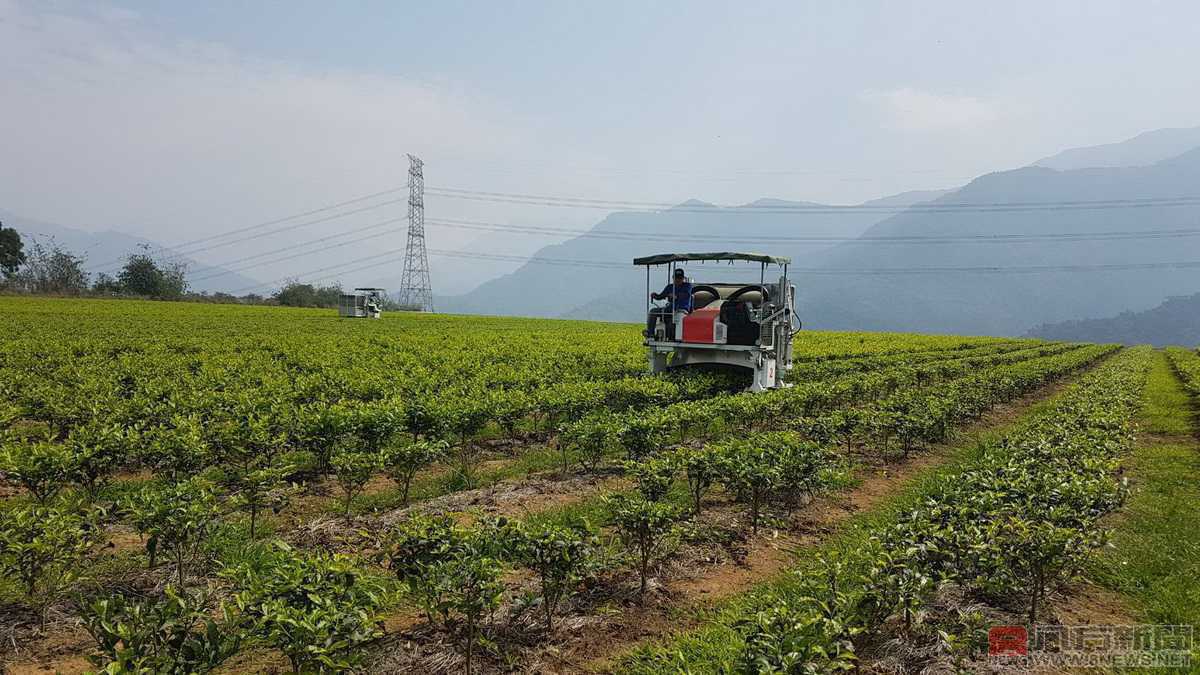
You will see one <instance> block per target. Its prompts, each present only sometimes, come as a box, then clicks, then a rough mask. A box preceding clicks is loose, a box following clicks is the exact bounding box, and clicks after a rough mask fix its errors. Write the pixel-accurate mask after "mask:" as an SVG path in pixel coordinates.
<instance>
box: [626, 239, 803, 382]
mask: <svg viewBox="0 0 1200 675" xmlns="http://www.w3.org/2000/svg"><path fill="white" fill-rule="evenodd" d="M739 262H748V263H758V267H759V269H758V273H759V278H758V281H757V282H754V281H753V280H749V281H737V282H731V281H718V280H716V279H715V277H717V276H719V275H718V274H716V273H717V272H718V271H719V270H720V267H719V266H718V265H709V266H708V268H709V270H711V272H710V273H709V276H711V277H714V279H713V280H712V281H711V282H708V283H704V282H692V280H691V279H690V278H689V277H688V276H687V270H686V269H685V267H686V266H687V264H688V263H695V264H696V265H695V266H694V267H697V266H704V264H705V263H726V266H734V265H736V264H737V263H739ZM790 262H791V260H790V259H789V258H782V257H778V256H768V255H762V254H758V253H730V252H721V253H662V254H658V255H651V256H645V257H642V258H634V260H633V264H634V265H641V266H645V268H646V294H647V297H652V295H658V294H651V290H652V282H651V276H652V273H653V269H654V268H658V267H665V268H666V273H667V274H666V279H667V284H668V285H671V284H673V283H674V281H673V279H674V277H675V275H676V274H677V272H676V270H683V274H684V281H685V282H686V283H687V284H689V285H685V286H681V288H685V289H687V288H690V295H689V299H690V302H687V301H684V300H683V299H682V296H681V297H680V298H676V297H674V296H671V297H669V298H666V299H661V300H657V301H655V300H650V301H649V302H650V307H649V309H648V317H649V318H648V321H647V330H646V332H645V338H646V339H645V342H644V344H645V346H646V350H647V352H648V353H649V357H650V371H651V372H652V373H661V372H664V371H666V370H670V369H674V368H681V367H684V366H694V365H700V364H714V365H722V366H734V367H737V368H742V369H746V370H749V371H750V372H751V373H752V375H753V381H752V382H751V384H750V391H765V390H768V389H778V388H781V387H785V386H787V385H786V384H785V382H784V375H785V373H786V372H787V371H788V370H791V367H792V338H793V336H794V335H795V334H796V332H797V331H798V330H799V325H800V324H799V320H798V319H797V317H796V288H795V287H794V286H792V285H791V284H790V283H789V282H788V264H789V263H790ZM694 267H693V269H694ZM738 267H739V268H740V269H741V270H743V271H744V270H745V267H746V266H745V265H741V266H738ZM769 267H770V268H773V271H772V277H773V276H774V274H775V272H776V271H777V272H778V273H779V277H778V279H772V280H771V281H768V280H767V269H768V268H769ZM709 270H706V272H708V271H709ZM679 305H682V306H683V307H680V306H679ZM688 306H690V308H691V309H690V311H689V310H687V309H686V307H688Z"/></svg>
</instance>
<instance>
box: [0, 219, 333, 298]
mask: <svg viewBox="0 0 1200 675" xmlns="http://www.w3.org/2000/svg"><path fill="white" fill-rule="evenodd" d="M86 262H87V261H86V258H85V257H84V256H82V255H79V254H76V253H74V252H73V251H68V250H66V249H64V248H63V247H62V246H60V245H59V244H58V243H57V242H54V241H51V242H50V243H48V244H46V243H42V242H40V241H36V240H34V241H31V242H29V243H28V245H26V242H25V241H23V240H22V239H21V235H20V233H19V232H17V231H16V230H15V229H13V228H8V227H4V225H3V223H0V292H10V293H25V294H36V295H72V296H85V295H86V296H92V297H111V298H121V297H129V298H149V299H153V300H183V301H190V302H216V303H231V304H261V305H284V306H288V307H326V308H332V307H337V304H338V297H339V296H340V295H341V294H342V287H341V285H340V284H330V285H325V286H319V285H313V284H305V283H300V282H298V281H291V282H288V283H286V284H284V286H283V287H282V288H280V289H279V290H278V291H276V292H275V293H273V294H271V295H266V296H264V295H259V294H257V293H248V294H245V295H240V296H239V295H233V294H230V293H223V292H219V291H218V292H214V293H207V292H196V291H193V290H191V289H189V287H188V281H187V264H186V263H183V262H171V261H164V260H160V259H156V258H155V257H154V256H152V255H151V254H150V252H149V247H148V246H145V245H143V247H142V250H141V251H139V252H135V253H131V254H129V255H128V256H127V257H126V258H125V263H124V265H123V266H122V267H121V269H120V271H118V272H117V273H116V275H115V276H113V275H111V274H106V273H103V272H101V273H99V274H97V275H95V278H94V279H93V278H92V276H93V275H91V274H90V273H89V272H87V270H86V269H85V264H86Z"/></svg>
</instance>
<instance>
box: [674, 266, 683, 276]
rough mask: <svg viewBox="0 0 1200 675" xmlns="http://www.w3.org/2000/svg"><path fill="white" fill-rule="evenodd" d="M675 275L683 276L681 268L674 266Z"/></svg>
mask: <svg viewBox="0 0 1200 675" xmlns="http://www.w3.org/2000/svg"><path fill="white" fill-rule="evenodd" d="M675 276H677V277H682V276H683V269H682V268H679V267H676V268H675Z"/></svg>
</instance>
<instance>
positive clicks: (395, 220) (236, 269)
mask: <svg viewBox="0 0 1200 675" xmlns="http://www.w3.org/2000/svg"><path fill="white" fill-rule="evenodd" d="M402 220H404V218H393V219H391V220H385V221H383V222H382V223H376V224H374V225H371V226H370V227H366V228H361V229H360V230H358V231H362V230H369V229H374V228H376V227H380V226H381V225H387V224H391V223H398V222H400V221H402ZM346 234H350V233H349V232H343V233H341V234H337V235H332V236H330V237H323V238H322V239H317V240H314V241H315V242H320V241H323V240H326V239H332V238H334V237H341V236H345V235H346ZM389 234H392V232H391V231H390V230H389V231H385V232H376V233H375V234H368V235H367V236H365V237H359V238H358V239H351V240H349V241H343V242H339V243H337V244H332V245H330V246H326V247H324V248H320V249H317V250H315V251H301V252H300V253H294V254H292V255H288V256H284V257H282V258H274V259H272V260H263V261H260V262H257V263H254V264H252V265H246V266H244V267H228V266H226V265H221V266H220V268H221V269H220V270H219V271H217V272H214V273H211V274H205V275H202V276H199V277H194V278H192V279H191V280H192V281H204V280H206V279H215V278H217V277H221V276H225V275H226V274H229V273H230V272H242V271H245V270H248V269H250V268H252V267H257V266H260V265H274V264H276V263H281V262H284V261H286V260H295V259H296V258H303V257H304V256H306V255H313V254H314V253H325V252H326V251H330V250H332V249H335V248H342V247H343V246H350V245H352V244H359V243H362V242H364V241H369V240H371V239H378V238H379V237H384V236H387V235H389ZM312 243H314V242H305V243H303V244H297V245H296V246H290V247H287V248H284V249H280V251H284V250H288V249H289V248H297V247H300V246H307V245H310V244H312ZM280 251H275V253H278V252H280ZM268 255H271V253H263V254H259V255H257V256H249V257H250V258H260V257H264V256H268ZM246 259H248V258H243V260H246Z"/></svg>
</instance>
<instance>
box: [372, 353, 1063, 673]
mask: <svg viewBox="0 0 1200 675" xmlns="http://www.w3.org/2000/svg"><path fill="white" fill-rule="evenodd" d="M1077 376H1078V373H1076V374H1075V375H1071V376H1067V377H1066V378H1064V379H1062V380H1059V381H1058V382H1056V383H1053V384H1050V385H1047V386H1045V387H1043V388H1042V389H1040V390H1038V391H1037V392H1034V393H1032V394H1029V395H1027V396H1025V397H1023V398H1021V399H1018V400H1016V401H1013V402H1010V403H1007V404H1001V405H999V406H996V407H995V408H993V409H992V410H991V411H990V412H989V413H987V414H985V415H984V416H983V417H982V418H981V419H979V420H977V421H976V422H974V423H973V424H971V425H969V426H968V427H966V428H964V429H962V430H960V431H959V433H958V434H957V435H956V438H955V439H954V440H953V441H951V442H948V443H945V444H940V445H936V446H933V447H931V448H928V449H927V450H925V451H924V452H920V453H917V454H914V455H913V456H912V457H911V458H909V459H907V460H904V461H898V462H893V463H890V464H874V465H868V466H864V467H861V468H859V469H858V470H857V472H856V479H857V481H858V483H857V484H856V485H855V486H854V487H852V488H848V489H843V490H840V491H837V492H833V493H827V494H822V495H819V496H817V497H816V498H815V499H814V500H813V501H812V502H810V503H809V504H807V505H805V506H803V507H801V508H799V509H797V510H796V511H795V512H794V513H793V514H791V515H790V517H787V518H785V519H783V520H782V521H777V522H776V523H774V526H775V527H774V529H771V528H769V527H764V528H760V532H759V534H758V535H757V536H754V537H750V536H748V532H747V533H746V536H745V538H744V540H743V541H741V542H738V543H737V544H736V545H735V546H734V547H733V553H734V555H720V554H717V555H713V551H712V550H711V549H694V550H685V551H683V552H682V554H681V555H677V556H675V557H674V558H672V559H671V560H670V561H668V562H667V563H664V564H663V565H662V566H661V567H660V569H659V570H658V571H657V572H656V576H655V578H654V579H652V580H651V583H650V587H649V590H648V591H647V593H646V596H645V598H644V599H643V600H642V602H639V601H638V599H637V589H636V585H637V581H636V578H634V577H636V575H630V574H628V573H625V572H621V573H620V575H619V576H620V579H619V580H617V579H610V580H608V582H607V584H604V583H602V585H603V586H605V587H604V588H603V590H601V591H597V590H595V589H593V590H591V591H585V592H584V593H582V594H581V595H583V596H587V595H588V593H589V592H590V593H591V594H592V595H593V596H599V598H591V599H589V598H587V597H585V598H584V599H583V600H582V602H581V603H579V604H581V605H582V606H578V605H577V606H576V607H575V608H574V609H575V610H576V611H575V612H572V613H566V614H564V616H563V618H562V619H561V620H560V622H559V624H558V625H557V626H556V630H555V633H554V634H553V635H547V634H546V633H545V631H544V629H533V628H530V629H527V630H526V632H525V633H522V634H521V635H520V636H513V635H510V634H507V633H506V636H505V637H506V639H512V640H516V641H518V642H522V643H524V646H523V647H519V648H518V649H517V650H516V651H515V652H509V653H508V654H507V655H506V657H505V659H504V660H505V662H506V663H505V664H504V665H501V664H499V663H496V664H491V665H490V667H485V668H484V672H487V671H488V670H489V669H490V670H492V671H495V672H513V671H515V672H525V673H535V672H536V673H584V672H596V671H607V670H609V669H611V668H612V667H613V665H614V664H615V663H616V661H617V659H618V658H619V657H620V656H621V655H623V654H625V653H628V652H629V651H630V650H631V649H633V648H635V647H637V646H638V645H640V644H643V643H646V642H650V641H653V640H655V639H658V638H661V637H664V636H666V635H668V634H671V633H673V632H678V631H685V630H688V629H690V628H694V627H696V626H697V625H699V622H700V621H701V619H700V618H699V612H700V610H703V609H705V608H709V607H713V606H714V605H717V604H718V603H720V602H721V601H722V600H725V599H728V598H730V597H731V596H734V595H737V594H739V593H744V592H746V591H747V590H749V589H750V588H752V587H754V586H755V585H757V584H760V583H762V582H764V581H767V580H770V579H772V578H775V577H777V576H778V575H780V574H782V573H783V572H784V571H785V570H787V569H788V568H789V567H791V565H792V564H793V563H794V561H795V560H796V557H797V556H798V555H802V554H804V553H805V552H806V551H807V550H811V549H812V548H813V547H815V546H816V545H818V544H819V543H821V542H823V541H825V540H827V539H828V537H830V536H831V535H833V534H835V533H836V532H837V531H838V530H839V529H840V528H842V527H843V526H844V525H845V524H846V523H847V522H848V521H849V520H850V519H851V518H852V517H853V516H855V515H856V514H859V513H861V512H864V511H870V510H872V509H875V508H878V507H880V506H881V505H882V504H884V503H885V502H886V501H887V500H888V499H890V498H892V497H893V496H895V495H896V494H897V493H899V492H900V491H902V490H903V489H904V488H905V487H907V486H908V485H910V484H911V483H912V482H913V481H915V480H917V479H919V478H920V477H921V476H923V475H926V474H927V473H928V472H929V471H931V470H932V469H934V468H936V467H938V466H941V465H943V464H945V463H947V462H951V461H953V460H954V459H955V458H957V457H959V456H961V454H962V453H963V451H964V449H965V448H970V447H972V446H974V445H975V444H976V443H977V442H978V441H979V440H980V439H981V438H983V437H984V436H987V435H989V434H990V433H992V432H994V431H997V430H999V429H1002V428H1004V427H1006V426H1007V425H1010V424H1012V423H1013V422H1015V421H1016V420H1018V419H1019V418H1020V417H1021V416H1022V415H1024V414H1025V413H1026V412H1027V411H1028V410H1029V408H1030V407H1032V406H1034V405H1036V404H1037V403H1040V402H1042V401H1044V400H1046V399H1048V398H1050V397H1052V396H1054V395H1055V394H1057V393H1058V392H1059V391H1060V390H1061V389H1062V388H1063V387H1065V386H1066V385H1067V384H1068V383H1069V382H1071V381H1073V380H1074V379H1075V378H1076V377H1077ZM571 492H572V491H571V490H567V491H565V492H563V493H560V494H562V496H561V497H559V498H555V499H549V500H546V501H545V502H544V503H547V504H548V505H551V506H553V505H558V504H562V503H564V500H568V501H569V500H571V499H572V497H575V496H577V497H578V499H584V498H586V497H587V496H588V494H582V495H571ZM585 492H587V491H585ZM542 498H543V499H545V496H544V495H543V496H542ZM539 501H541V500H539ZM744 517H745V514H744V507H743V506H742V505H738V504H734V503H733V502H732V500H730V499H729V498H728V497H727V496H723V495H717V496H716V497H715V498H713V499H710V500H709V502H708V503H707V504H706V507H705V511H704V513H703V515H702V516H701V517H700V519H699V521H700V522H701V523H703V524H704V525H717V526H720V525H728V526H731V529H740V530H742V531H746V530H748V528H746V527H744V524H742V526H741V527H738V525H737V523H736V522H735V521H739V520H743V519H744ZM724 552H725V553H727V552H728V551H724ZM689 553H690V554H691V555H688V554H689ZM614 576H617V575H614ZM428 639H429V630H428V627H423V626H419V627H414V628H413V629H412V630H411V631H409V632H404V633H400V634H394V635H390V636H388V637H387V638H385V640H384V643H383V645H381V650H380V651H382V652H388V653H377V654H376V655H375V657H374V658H373V659H372V661H371V669H372V671H373V672H395V673H412V672H430V673H434V672H445V673H451V672H456V671H458V670H461V668H462V663H461V657H460V655H459V654H458V653H457V652H456V651H454V650H452V649H448V648H447V647H445V646H444V647H443V649H442V650H440V652H439V651H435V650H431V649H425V650H422V649H421V647H420V646H419V643H420V642H422V641H427V640H428ZM427 647H428V645H427ZM422 651H424V653H422ZM447 651H449V653H447Z"/></svg>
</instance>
